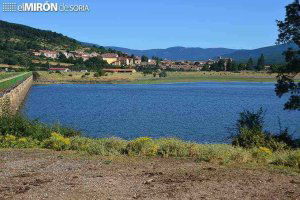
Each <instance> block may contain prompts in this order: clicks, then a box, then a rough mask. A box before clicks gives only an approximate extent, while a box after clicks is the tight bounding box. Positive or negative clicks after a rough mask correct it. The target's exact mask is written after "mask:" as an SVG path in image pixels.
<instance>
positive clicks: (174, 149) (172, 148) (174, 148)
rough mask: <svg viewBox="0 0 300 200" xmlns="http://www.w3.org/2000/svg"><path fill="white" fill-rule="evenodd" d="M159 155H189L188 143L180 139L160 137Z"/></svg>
mask: <svg viewBox="0 0 300 200" xmlns="http://www.w3.org/2000/svg"><path fill="white" fill-rule="evenodd" d="M157 143H158V145H159V148H158V155H161V156H163V157H181V156H188V155H189V152H190V151H189V148H188V144H187V143H185V142H182V141H181V140H178V139H159V140H158V141H157Z"/></svg>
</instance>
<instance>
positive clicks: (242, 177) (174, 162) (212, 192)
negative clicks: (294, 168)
mask: <svg viewBox="0 0 300 200" xmlns="http://www.w3.org/2000/svg"><path fill="white" fill-rule="evenodd" d="M0 160H1V162H0V169H1V170H0V199H157V200H160V199H195V200H196V199H270V200H271V199H272V200H273V199H298V198H299V197H300V189H299V188H300V176H299V174H297V175H288V174H283V173H277V172H272V171H268V170H266V169H251V168H241V167H238V166H234V167H223V166H220V165H218V164H213V163H206V162H200V163H198V162H195V161H194V160H192V159H185V158H181V159H179V158H157V157H156V158H141V157H138V158H137V157H103V156H88V155H79V154H78V153H74V152H71V151H67V152H57V151H52V150H38V149H26V150H17V149H14V150H9V149H2V150H0Z"/></svg>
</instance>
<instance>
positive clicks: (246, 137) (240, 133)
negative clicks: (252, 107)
mask: <svg viewBox="0 0 300 200" xmlns="http://www.w3.org/2000/svg"><path fill="white" fill-rule="evenodd" d="M263 113H264V112H263V111H262V109H260V110H259V111H257V112H250V111H244V112H241V113H240V118H239V119H238V121H237V124H236V133H235V136H233V138H232V145H234V146H240V147H244V148H260V147H267V148H270V149H272V150H274V151H276V150H283V149H287V148H292V147H295V146H296V145H295V142H294V141H293V139H292V137H291V136H290V135H289V133H288V130H287V129H285V130H284V131H281V132H280V133H279V134H278V135H275V134H271V133H268V132H266V131H264V130H263V127H264V124H263V122H264V117H263Z"/></svg>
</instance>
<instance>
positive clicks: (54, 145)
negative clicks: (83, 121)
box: [43, 132, 71, 151]
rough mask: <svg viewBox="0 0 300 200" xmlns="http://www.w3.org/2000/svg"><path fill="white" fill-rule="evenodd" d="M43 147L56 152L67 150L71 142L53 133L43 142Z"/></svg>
mask: <svg viewBox="0 0 300 200" xmlns="http://www.w3.org/2000/svg"><path fill="white" fill-rule="evenodd" d="M43 146H44V147H45V148H48V149H54V150H57V151H62V150H67V149H70V147H71V140H70V138H67V137H64V136H62V135H61V134H59V133H56V132H53V133H51V137H50V138H48V139H46V140H44V141H43Z"/></svg>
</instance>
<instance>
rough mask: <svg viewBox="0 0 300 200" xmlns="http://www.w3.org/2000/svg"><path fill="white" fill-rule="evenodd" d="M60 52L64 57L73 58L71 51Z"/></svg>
mask: <svg viewBox="0 0 300 200" xmlns="http://www.w3.org/2000/svg"><path fill="white" fill-rule="evenodd" d="M60 53H62V54H63V55H64V56H65V57H66V58H74V57H75V56H74V54H73V53H69V52H67V51H61V52H60Z"/></svg>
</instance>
